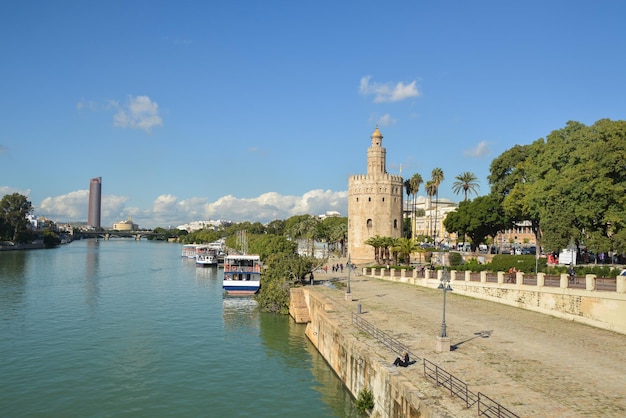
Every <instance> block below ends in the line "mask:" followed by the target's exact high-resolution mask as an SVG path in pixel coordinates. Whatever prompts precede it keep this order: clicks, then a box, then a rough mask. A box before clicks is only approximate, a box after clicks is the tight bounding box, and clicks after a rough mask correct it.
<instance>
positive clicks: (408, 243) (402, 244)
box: [394, 238, 421, 266]
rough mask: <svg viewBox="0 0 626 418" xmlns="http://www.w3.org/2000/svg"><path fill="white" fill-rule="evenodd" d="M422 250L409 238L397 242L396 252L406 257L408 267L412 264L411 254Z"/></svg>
mask: <svg viewBox="0 0 626 418" xmlns="http://www.w3.org/2000/svg"><path fill="white" fill-rule="evenodd" d="M419 248H421V247H420V246H419V245H417V244H416V243H415V240H412V239H409V238H400V239H398V240H397V241H396V246H395V247H394V251H395V252H396V253H398V254H400V255H402V256H404V260H405V264H406V265H407V266H408V265H410V264H411V254H412V253H414V252H415V251H418V249H419Z"/></svg>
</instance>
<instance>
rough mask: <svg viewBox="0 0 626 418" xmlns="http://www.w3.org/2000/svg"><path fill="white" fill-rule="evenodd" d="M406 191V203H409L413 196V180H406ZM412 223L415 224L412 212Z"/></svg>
mask: <svg viewBox="0 0 626 418" xmlns="http://www.w3.org/2000/svg"><path fill="white" fill-rule="evenodd" d="M404 191H406V201H407V202H409V201H410V200H409V199H410V197H411V195H412V194H413V188H412V186H411V179H406V180H404ZM411 223H413V212H412V211H411ZM411 235H413V228H411Z"/></svg>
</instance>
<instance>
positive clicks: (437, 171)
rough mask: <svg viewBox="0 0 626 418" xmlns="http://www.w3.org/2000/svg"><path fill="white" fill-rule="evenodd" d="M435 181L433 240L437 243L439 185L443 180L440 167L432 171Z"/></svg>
mask: <svg viewBox="0 0 626 418" xmlns="http://www.w3.org/2000/svg"><path fill="white" fill-rule="evenodd" d="M430 175H431V177H432V180H433V182H434V183H435V234H434V239H433V241H434V242H435V244H436V243H437V242H436V241H437V208H438V203H439V185H441V182H442V181H443V179H444V177H443V170H442V169H441V168H439V167H435V168H433V171H432V173H431V174H430Z"/></svg>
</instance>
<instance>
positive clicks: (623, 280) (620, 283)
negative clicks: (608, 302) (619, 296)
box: [615, 276, 626, 293]
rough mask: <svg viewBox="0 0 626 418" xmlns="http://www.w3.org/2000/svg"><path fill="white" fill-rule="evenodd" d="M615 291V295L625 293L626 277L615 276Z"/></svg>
mask: <svg viewBox="0 0 626 418" xmlns="http://www.w3.org/2000/svg"><path fill="white" fill-rule="evenodd" d="M615 290H616V291H617V293H626V276H617V277H616V278H615Z"/></svg>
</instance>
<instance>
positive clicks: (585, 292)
mask: <svg viewBox="0 0 626 418" xmlns="http://www.w3.org/2000/svg"><path fill="white" fill-rule="evenodd" d="M423 274H424V276H425V277H418V272H417V271H416V270H399V271H398V270H396V271H394V270H391V271H387V270H386V269H384V268H379V269H373V268H364V269H363V275H365V276H371V277H377V278H380V279H384V280H390V281H398V282H403V283H409V284H413V285H416V286H423V287H430V288H433V289H436V288H437V286H439V284H440V280H441V276H442V274H443V273H442V271H441V270H438V271H429V270H426V271H425V272H424V273H423ZM449 274H450V286H451V287H452V289H453V291H454V292H455V293H458V294H461V295H466V296H471V297H473V298H477V299H485V300H489V301H492V302H498V303H504V304H506V305H510V306H515V307H518V308H523V309H528V310H531V311H535V312H540V313H543V314H547V315H552V316H555V317H558V318H563V319H568V320H573V321H576V322H580V323H583V324H587V325H591V326H593V327H597V328H601V329H606V330H610V331H614V332H618V333H620V334H626V276H618V277H617V278H616V290H615V291H604V290H597V288H598V286H597V283H596V276H595V275H592V274H588V275H586V276H585V277H584V278H583V277H581V278H580V280H581V281H582V283H583V284H584V286H582V287H581V288H571V287H569V286H568V277H567V274H561V276H560V285H559V286H558V287H553V286H544V283H545V275H544V274H543V273H538V274H537V276H536V284H532V285H529V284H524V273H517V275H516V277H515V279H514V280H511V283H509V282H507V280H506V277H508V275H507V274H505V273H504V272H498V273H497V279H494V281H489V280H488V277H487V275H488V273H487V272H481V273H480V274H479V273H470V272H469V271H464V272H457V271H454V270H452V271H450V272H449ZM472 274H474V275H478V274H479V275H480V277H479V279H478V280H473V279H472V277H471V275H472ZM489 274H492V275H493V274H494V273H489ZM533 277H535V276H534V275H533Z"/></svg>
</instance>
